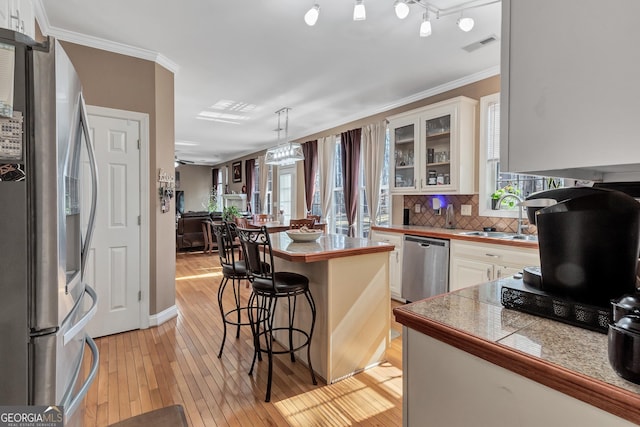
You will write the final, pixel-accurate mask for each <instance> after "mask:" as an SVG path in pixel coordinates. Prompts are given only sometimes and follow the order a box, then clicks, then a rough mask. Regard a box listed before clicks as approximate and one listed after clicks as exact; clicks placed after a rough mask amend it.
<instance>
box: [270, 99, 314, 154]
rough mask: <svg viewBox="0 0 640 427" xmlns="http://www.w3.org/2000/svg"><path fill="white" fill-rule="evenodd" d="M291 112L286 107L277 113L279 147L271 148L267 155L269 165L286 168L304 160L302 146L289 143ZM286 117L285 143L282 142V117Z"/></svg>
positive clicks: (296, 143)
mask: <svg viewBox="0 0 640 427" xmlns="http://www.w3.org/2000/svg"><path fill="white" fill-rule="evenodd" d="M289 110H291V108H289V107H284V108H281V109H279V110H278V111H276V114H277V115H278V128H277V129H276V130H277V131H278V145H276V146H275V147H271V148H269V149H268V150H267V153H266V154H265V158H264V162H265V163H266V164H268V165H277V166H285V165H292V164H294V163H295V162H297V161H299V160H304V152H303V151H302V145H300V143H298V142H291V141H288V138H289ZM283 113H284V115H285V125H284V142H282V143H281V142H280V131H281V130H282V126H281V121H280V120H281V116H282V114H283Z"/></svg>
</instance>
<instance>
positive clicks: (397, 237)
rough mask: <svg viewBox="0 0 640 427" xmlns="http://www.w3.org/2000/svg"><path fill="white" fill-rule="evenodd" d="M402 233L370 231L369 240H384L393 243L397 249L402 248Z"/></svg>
mask: <svg viewBox="0 0 640 427" xmlns="http://www.w3.org/2000/svg"><path fill="white" fill-rule="evenodd" d="M403 237H404V235H402V234H399V233H385V232H382V231H376V230H372V231H371V240H373V241H374V242H385V243H389V244H391V245H395V247H396V249H397V250H402V240H403Z"/></svg>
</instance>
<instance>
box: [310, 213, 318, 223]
mask: <svg viewBox="0 0 640 427" xmlns="http://www.w3.org/2000/svg"><path fill="white" fill-rule="evenodd" d="M307 219H313V220H315V221H316V222H315V223H316V224H318V223H319V222H320V215H311V214H309V215H307Z"/></svg>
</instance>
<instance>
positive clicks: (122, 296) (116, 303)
mask: <svg viewBox="0 0 640 427" xmlns="http://www.w3.org/2000/svg"><path fill="white" fill-rule="evenodd" d="M89 112H90V114H89V124H90V128H91V134H92V136H93V144H94V146H95V153H96V160H97V163H98V179H99V186H98V212H97V215H96V223H95V231H94V235H93V240H92V242H91V253H90V256H89V260H88V262H87V270H86V274H85V278H86V280H87V283H90V284H91V285H92V286H93V287H94V289H95V290H96V292H97V294H98V311H97V313H96V316H95V317H94V318H93V320H92V321H91V322H90V323H89V325H88V327H87V330H88V332H89V334H90V335H91V336H92V337H99V336H104V335H110V334H114V333H118V332H123V331H128V330H132V329H138V328H140V327H141V326H142V325H141V321H140V319H141V315H140V313H141V301H140V291H141V271H140V269H141V267H140V254H141V251H140V250H141V247H140V241H141V238H140V224H139V221H140V215H141V209H140V205H141V202H140V197H141V190H140V150H139V146H138V144H139V139H140V127H141V123H140V122H139V121H136V120H129V119H123V118H114V117H108V116H101V115H96V114H91V109H90V110H89ZM83 173H88V165H86V164H85V165H84V167H83ZM86 200H87V198H86V197H83V203H85V201H86Z"/></svg>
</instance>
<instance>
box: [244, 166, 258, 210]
mask: <svg viewBox="0 0 640 427" xmlns="http://www.w3.org/2000/svg"><path fill="white" fill-rule="evenodd" d="M255 171H256V159H247V160H245V162H244V185H245V186H246V188H247V210H248V211H250V212H251V211H252V210H251V208H252V206H251V202H252V201H253V174H254V172H255Z"/></svg>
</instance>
